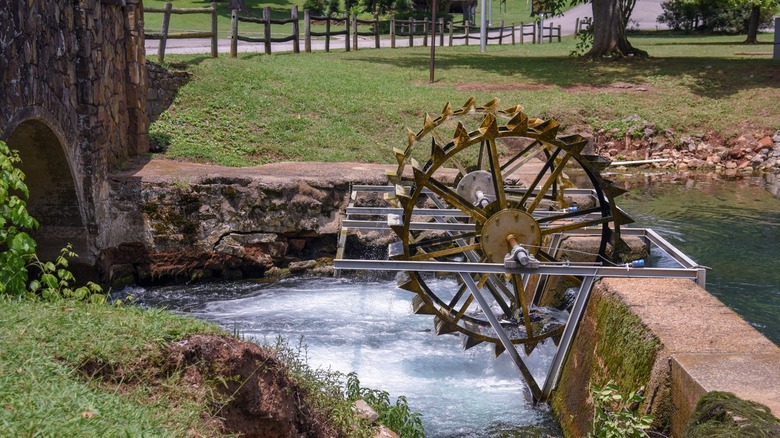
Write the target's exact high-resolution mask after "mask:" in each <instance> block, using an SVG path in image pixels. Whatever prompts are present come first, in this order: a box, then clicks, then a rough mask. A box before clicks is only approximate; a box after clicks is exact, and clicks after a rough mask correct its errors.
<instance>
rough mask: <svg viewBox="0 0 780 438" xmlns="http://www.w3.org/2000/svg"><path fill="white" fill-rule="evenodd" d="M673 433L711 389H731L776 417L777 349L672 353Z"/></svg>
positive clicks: (779, 392)
mask: <svg viewBox="0 0 780 438" xmlns="http://www.w3.org/2000/svg"><path fill="white" fill-rule="evenodd" d="M671 373H672V404H673V406H674V408H675V409H674V414H673V416H672V425H673V429H672V430H673V432H680V434H681V433H682V430H683V428H684V426H685V424H686V423H687V422H688V418H690V416H691V414H692V413H693V410H694V409H695V407H696V403H698V401H699V399H700V398H701V397H702V396H703V395H704V394H706V393H708V392H711V391H727V392H732V393H734V394H735V395H736V396H738V397H740V398H743V399H745V400H751V401H755V402H758V403H761V404H763V405H766V406H767V407H768V408H769V409H770V410H771V411H772V414H773V415H774V416H775V417H778V416H780V351H778V352H776V353H767V354H762V353H740V354H729V353H702V354H695V353H681V354H675V355H673V356H672V361H671Z"/></svg>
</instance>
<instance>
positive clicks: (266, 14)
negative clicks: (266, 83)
mask: <svg viewBox="0 0 780 438" xmlns="http://www.w3.org/2000/svg"><path fill="white" fill-rule="evenodd" d="M144 13H162V14H163V20H162V26H161V29H160V33H144V35H145V37H146V38H147V39H150V40H160V46H159V48H158V52H157V58H158V60H159V61H160V62H163V61H164V59H165V48H166V44H167V41H168V39H185V38H210V39H211V56H212V57H215V58H216V57H217V55H218V50H217V43H218V39H217V4H216V3H214V2H212V3H211V5H210V6H209V7H208V8H174V7H173V6H172V3H171V2H167V3H165V7H163V8H151V7H149V8H144ZM175 14H211V31H210V32H204V31H187V32H170V20H171V15H175ZM303 17H304V18H303V21H304V24H303V27H304V31H303V38H304V44H305V47H304V50H305V51H306V52H307V53H308V52H311V41H312V38H313V37H324V38H325V51H326V52H329V51H330V43H331V39H332V38H333V37H335V36H344V50H345V51H347V52H349V51H350V48H351V47H352V48H354V49H355V50H357V49H358V37H359V36H367V37H373V39H374V47H376V48H377V49H378V48H380V47H381V41H382V40H381V35H382V34H381V29H382V28H385V26H384V25H385V24H387V25H388V26H387V27H388V28H389V32H390V35H389V36H390V47H391V48H396V47H397V39H398V38H399V37H408V39H409V44H408V46H409V47H414V44H415V37H422V39H423V41H422V44H423V46H425V47H427V46H428V39H429V37H431V33H432V32H431V29H432V27H433V23H432V22H431V21H430V20H425V19H424V20H415V19H414V18H409V19H407V20H399V19H396V18H395V16H391V17H390V19H389V20H387V21H380V20H379V17H378V16H374V18H373V19H372V20H361V19H358V18H357V15H350V14H348V13H347V14H345V15H344V16H340V17H334V16H333V15H327V16H314V15H311V14H310V13H309V10H308V9H306V10H304V11H303ZM239 23H255V24H261V25H262V26H263V31H262V33H263V36H262V37H255V36H249V34H248V33H245V34H244V35H242V34H240V33H239ZM299 23H300V18H299V14H298V7H297V6H293V7H292V8H291V9H290V18H284V19H273V18H271V8H270V7H268V6H266V7H265V8H263V16H262V18H257V17H245V16H241V15H239V13H238V10H236V9H234V10H233V11H232V14H231V29H230V30H231V32H230V35H231V41H230V56H231V57H232V58H235V57H237V56H238V42H239V41H243V42H249V43H262V44H263V46H264V52H265V53H266V54H270V53H271V50H272V47H271V43H283V42H288V41H292V42H293V52H294V53H300V29H299V25H300V24H299ZM591 23H592V18H585V19H582V20H580V19H578V20H577V23H576V29H575V32H576V33H580V32H582V31H583V30H585V29H587V27H588V26H589V25H590V24H591ZM286 24H291V25H292V26H291V27H292V29H291V31H290V34H289V35H286V36H283V37H279V38H274V37H272V26H274V25H286ZM313 24H318V25H322V24H324V25H325V31H324V32H315V31H313V30H312V25H313ZM367 26H368V27H367ZM334 28H340V30H334ZM436 31H437V33H438V35H439V41H438V44H439V46H443V45H444V35H445V33H448V34H449V45H450V46H452V45H453V41H456V40H463V41H464V44H465V45H469V40H473V39H479V38H480V35H479V27H476V26H471V25H470V24H469V23H468V22H463V21H461V22H452V21H451V22H449V23H447V24H446V25H445V22H444V19H442V18H440V19H439V20H437V22H436ZM516 33H519V34H520V44H524V43H525V40H526V37H528V36H530V37H531V42H532V43H534V44H536V43H537V42H542V41H543V39H547V40H548V41H549V42H552V41H553V38H556V39H557V40H558V42H560V41H561V26H560V25H558V26H554V25H553V23H552V22H551V23H549V24H548V25H546V26H543V27H542V26H541V24H540V23H539V22H536V23H531V24H524V23H520V25H519V26H515V24H514V23H512V25H511V26H504V22H503V21H501V24H500V25H499V26H496V27H489V28H488V35H487V39H488V41H496V40H497V41H498V44H499V45H501V44H503V43H504V38H510V39H511V42H512V44H515V34H516ZM350 43H351V46H350ZM431 43H432V44H435V43H436V42H434V41H432V42H431Z"/></svg>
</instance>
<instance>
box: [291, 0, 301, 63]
mask: <svg viewBox="0 0 780 438" xmlns="http://www.w3.org/2000/svg"><path fill="white" fill-rule="evenodd" d="M290 18H292V19H293V20H294V21H293V22H292V32H293V53H301V36H300V32H301V29H300V26H299V24H298V6H297V5H293V7H292V9H291V10H290Z"/></svg>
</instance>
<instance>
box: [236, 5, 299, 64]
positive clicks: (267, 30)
mask: <svg viewBox="0 0 780 438" xmlns="http://www.w3.org/2000/svg"><path fill="white" fill-rule="evenodd" d="M230 22H231V25H230V28H231V29H230V34H231V36H232V37H231V39H230V57H231V58H235V57H237V56H238V42H239V41H244V42H248V43H263V46H264V48H265V54H266V55H270V54H271V43H286V42H287V41H292V42H293V52H294V53H300V52H301V45H300V37H299V34H300V32H299V28H298V6H293V7H292V9H290V18H283V19H273V18H271V7H270V6H266V7H264V8H263V18H255V17H241V16H239V15H238V9H233V13H232V14H231V21H230ZM239 22H245V23H256V24H262V25H263V37H262V38H255V37H249V36H242V35H239V34H238V23H239ZM288 23H292V34H291V35H288V36H285V37H281V38H273V37H271V25H274V24H277V25H279V24H281V25H284V24H288Z"/></svg>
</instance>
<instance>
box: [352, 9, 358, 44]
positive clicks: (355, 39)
mask: <svg viewBox="0 0 780 438" xmlns="http://www.w3.org/2000/svg"><path fill="white" fill-rule="evenodd" d="M352 47H354V48H355V51H356V52H357V51H358V22H357V14H352Z"/></svg>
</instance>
